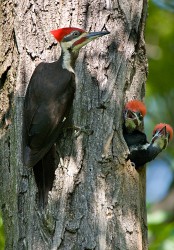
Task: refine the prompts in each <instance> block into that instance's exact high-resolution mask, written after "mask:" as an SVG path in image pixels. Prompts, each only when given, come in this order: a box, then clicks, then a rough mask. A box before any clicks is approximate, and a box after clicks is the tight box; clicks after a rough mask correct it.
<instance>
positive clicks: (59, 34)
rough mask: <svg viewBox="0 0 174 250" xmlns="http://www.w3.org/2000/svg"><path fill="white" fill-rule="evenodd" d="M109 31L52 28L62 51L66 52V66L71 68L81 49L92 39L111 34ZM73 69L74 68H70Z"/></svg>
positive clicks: (52, 32)
mask: <svg viewBox="0 0 174 250" xmlns="http://www.w3.org/2000/svg"><path fill="white" fill-rule="evenodd" d="M109 33H110V32H108V31H99V32H89V33H88V32H86V31H85V30H82V29H79V28H73V27H68V28H61V29H57V30H52V31H51V34H52V35H53V36H54V37H55V39H56V40H57V41H58V42H59V43H60V46H61V48H62V51H63V53H64V68H67V69H68V70H70V67H71V66H73V65H72V64H73V63H74V61H75V60H76V58H77V56H78V53H79V50H80V49H81V48H82V47H83V46H84V45H86V44H87V43H89V42H91V41H92V40H94V39H96V38H98V37H100V36H104V35H107V34H109ZM70 71H72V70H70Z"/></svg>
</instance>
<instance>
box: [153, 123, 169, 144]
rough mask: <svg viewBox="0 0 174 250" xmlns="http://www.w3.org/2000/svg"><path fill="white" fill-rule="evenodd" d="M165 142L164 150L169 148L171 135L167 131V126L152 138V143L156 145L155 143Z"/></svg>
mask: <svg viewBox="0 0 174 250" xmlns="http://www.w3.org/2000/svg"><path fill="white" fill-rule="evenodd" d="M159 140H160V141H163V144H164V146H163V149H164V148H166V147H167V145H168V143H169V135H168V133H167V130H166V126H164V127H163V128H162V129H161V130H158V131H157V132H156V133H155V134H154V136H153V137H152V140H151V143H154V142H155V141H159Z"/></svg>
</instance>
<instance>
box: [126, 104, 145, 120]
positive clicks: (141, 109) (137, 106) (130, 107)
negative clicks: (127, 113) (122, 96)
mask: <svg viewBox="0 0 174 250" xmlns="http://www.w3.org/2000/svg"><path fill="white" fill-rule="evenodd" d="M125 109H128V110H131V111H133V112H138V111H139V112H140V113H141V114H142V116H143V117H144V116H145V115H146V106H145V105H144V103H143V102H141V101H139V100H132V101H129V102H127V103H126V105H125Z"/></svg>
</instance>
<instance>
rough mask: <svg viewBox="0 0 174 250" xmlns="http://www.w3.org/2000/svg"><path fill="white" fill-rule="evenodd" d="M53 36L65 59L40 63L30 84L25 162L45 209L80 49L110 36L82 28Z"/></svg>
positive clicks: (70, 98)
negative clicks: (105, 36) (91, 42)
mask: <svg viewBox="0 0 174 250" xmlns="http://www.w3.org/2000/svg"><path fill="white" fill-rule="evenodd" d="M51 33H52V34H53V36H54V37H55V39H56V40H57V41H58V42H59V43H60V46H61V49H62V51H61V56H60V58H59V59H58V61H56V62H53V63H43V62H42V63H40V64H39V65H38V66H37V67H36V69H35V71H34V73H33V75H32V77H31V80H30V82H29V85H28V88H27V92H26V95H25V101H24V126H25V129H24V131H25V134H24V136H25V147H24V163H25V165H27V166H28V167H33V170H34V175H35V179H36V183H37V186H38V191H39V204H40V205H41V206H42V207H44V206H45V205H46V203H47V200H48V192H49V191H50V190H51V189H52V185H53V181H54V174H55V146H54V143H55V142H56V139H57V138H58V136H59V134H60V132H61V129H62V127H63V126H64V120H65V119H66V117H67V116H68V113H69V111H70V108H71V106H72V102H73V98H74V94H75V73H74V68H75V61H76V59H77V57H78V53H79V50H80V48H82V47H83V46H84V45H86V44H87V43H89V42H90V41H92V40H94V39H96V38H98V37H100V36H103V35H107V34H109V32H108V31H100V32H91V33H88V32H86V31H84V30H82V29H79V28H72V27H69V28H62V29H58V30H52V31H51Z"/></svg>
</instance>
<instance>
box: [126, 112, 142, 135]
mask: <svg viewBox="0 0 174 250" xmlns="http://www.w3.org/2000/svg"><path fill="white" fill-rule="evenodd" d="M124 120H125V126H126V128H127V129H128V130H130V131H131V130H134V129H136V128H137V127H139V126H140V124H141V122H142V117H141V114H140V113H139V112H133V111H131V110H125V113H124Z"/></svg>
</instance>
